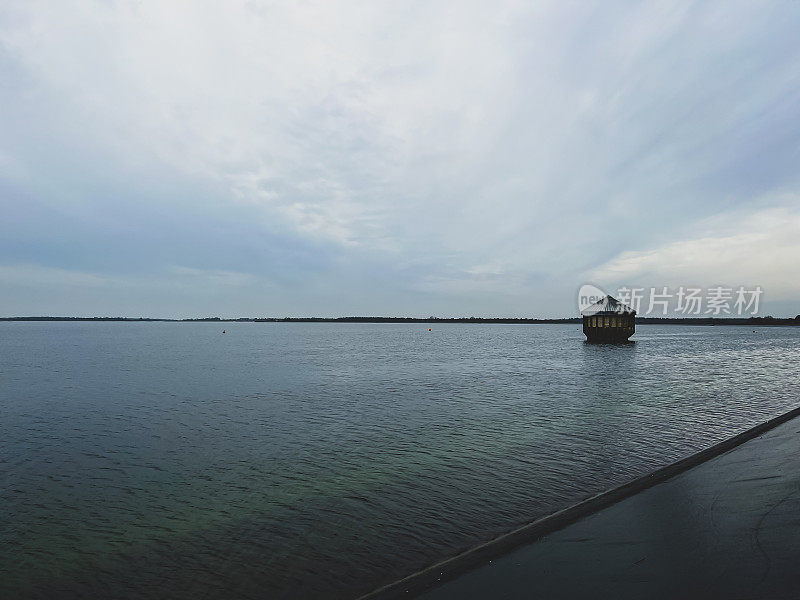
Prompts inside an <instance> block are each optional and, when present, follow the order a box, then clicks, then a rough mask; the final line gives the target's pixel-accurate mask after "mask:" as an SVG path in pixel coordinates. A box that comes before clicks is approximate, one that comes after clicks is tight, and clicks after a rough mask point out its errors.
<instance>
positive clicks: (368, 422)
mask: <svg viewBox="0 0 800 600" xmlns="http://www.w3.org/2000/svg"><path fill="white" fill-rule="evenodd" d="M429 327H431V328H432V331H430V332H429V331H428V328H429ZM578 328H579V326H578V325H475V324H433V325H427V324H353V323H147V322H141V323H136V322H133V323H103V322H73V323H69V322H29V323H23V322H3V323H0V410H1V411H2V412H1V413H0V482H1V483H2V485H0V596H2V597H9V598H10V597H14V598H52V597H59V598H70V597H75V598H77V597H90V596H94V597H114V598H143V599H144V598H164V597H171V598H223V597H224V598H232V597H238V598H299V597H302V598H352V597H355V596H357V595H359V594H361V593H365V592H367V591H369V590H371V589H373V588H375V587H377V586H379V585H381V584H384V583H387V582H389V581H392V580H394V579H396V578H398V577H401V576H404V575H406V574H408V573H410V572H412V571H414V570H417V569H419V568H421V567H424V566H426V565H428V564H431V563H432V562H435V561H438V560H441V559H443V558H446V557H448V556H451V555H453V554H456V553H458V552H459V551H462V550H464V549H466V548H469V547H471V546H474V545H476V544H478V543H480V542H483V541H486V540H488V539H491V538H493V537H495V536H497V535H498V534H501V533H503V532H506V531H508V530H510V529H512V528H514V527H516V526H518V525H520V524H522V523H525V522H527V521H530V520H532V519H534V518H536V517H539V516H542V515H545V514H547V513H550V512H552V511H554V510H557V509H559V508H562V507H565V506H567V505H569V504H572V503H574V502H577V501H579V500H581V499H583V498H585V497H587V496H589V495H592V494H594V493H596V492H599V491H602V490H604V489H607V488H609V487H612V486H616V485H619V484H621V483H624V482H626V481H629V480H631V479H633V478H635V477H637V476H640V475H643V474H646V473H647V472H649V471H652V470H653V469H655V468H657V467H659V466H663V465H665V464H668V463H670V462H673V461H675V460H677V459H679V458H682V457H685V456H687V455H689V454H691V453H693V452H695V451H697V450H700V449H702V448H706V447H708V446H710V445H712V444H714V443H716V442H719V441H721V440H723V439H725V438H727V437H730V436H731V435H733V434H735V433H738V432H740V431H743V430H745V429H747V428H749V427H751V426H753V425H755V424H757V423H760V422H762V421H764V420H766V419H769V418H771V417H774V416H776V415H778V414H781V413H783V412H785V411H787V410H789V409H790V408H794V407H795V406H797V404H798V397H800V394H798V392H800V378H799V377H798V364H800V328H790V327H775V328H769V327H761V328H756V329H755V330H754V329H753V328H752V327H684V326H647V325H644V326H637V333H636V335H635V336H634V337H633V339H634V340H635V341H636V342H635V343H634V344H628V345H623V346H595V345H589V344H586V343H585V342H584V341H583V340H584V337H583V334H582V333H581V331H579V330H578ZM223 329H224V330H226V333H225V334H223V333H222V330H223Z"/></svg>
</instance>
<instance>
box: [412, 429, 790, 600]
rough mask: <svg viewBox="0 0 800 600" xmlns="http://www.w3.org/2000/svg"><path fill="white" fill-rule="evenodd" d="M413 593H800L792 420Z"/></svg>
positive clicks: (438, 596) (430, 599)
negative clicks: (453, 576) (542, 535)
mask: <svg viewBox="0 0 800 600" xmlns="http://www.w3.org/2000/svg"><path fill="white" fill-rule="evenodd" d="M419 597H420V598H425V599H426V600H443V599H445V598H447V599H450V598H459V599H462V598H463V599H471V598H513V599H517V598H546V599H553V598H670V599H672V598H675V599H682V598H759V599H763V598H786V599H789V598H792V599H797V598H800V417H799V418H794V419H792V420H791V421H788V422H786V423H784V424H783V425H780V426H778V427H776V428H775V429H773V430H771V431H769V432H767V433H765V434H763V435H762V436H760V437H757V438H755V439H752V440H750V441H748V442H746V443H744V444H742V445H741V446H738V447H736V448H734V449H733V450H731V451H729V452H727V453H725V454H722V455H721V456H717V457H716V458H713V459H711V460H709V461H708V462H705V463H703V464H701V465H699V466H697V467H694V468H692V469H690V470H688V471H685V472H683V473H681V474H679V475H677V476H675V477H673V478H671V479H669V480H667V481H665V482H663V483H661V484H658V485H656V486H654V487H652V488H649V489H647V490H645V491H643V492H640V493H638V494H636V495H634V496H632V497H630V498H627V499H625V500H622V501H621V502H619V503H617V504H614V505H613V506H610V507H608V508H605V509H603V510H601V511H599V512H597V513H595V514H593V515H590V516H588V517H585V518H583V519H581V520H580V521H577V522H575V523H573V524H571V525H568V526H567V527H565V528H564V529H561V530H559V531H556V532H553V533H550V534H549V535H547V536H545V537H543V538H541V539H539V540H537V541H535V542H533V543H530V544H528V545H526V546H523V547H521V548H519V549H517V550H515V551H513V552H512V553H510V554H507V555H505V556H500V557H498V558H495V559H493V560H491V562H487V563H486V564H484V565H483V566H481V567H478V568H476V569H474V570H472V571H470V572H468V573H466V574H463V575H461V576H460V577H457V578H456V579H453V580H451V581H448V582H445V583H443V584H441V585H440V586H438V587H435V588H433V589H431V590H429V591H428V592H426V593H424V594H422V595H421V596H419Z"/></svg>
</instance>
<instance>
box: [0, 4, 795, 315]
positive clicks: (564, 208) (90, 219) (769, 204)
mask: <svg viewBox="0 0 800 600" xmlns="http://www.w3.org/2000/svg"><path fill="white" fill-rule="evenodd" d="M798 31H800V2H780V1H770V2H764V3H759V2H754V1H748V2H731V1H730V0H726V1H724V2H716V3H715V2H706V1H704V2H697V3H694V2H666V1H664V2H651V3H640V2H636V3H633V2H631V3H625V2H623V3H612V2H606V1H604V2H599V3H589V2H564V1H563V0H558V1H554V2H535V3H533V2H530V3H529V2H505V1H502V0H493V1H492V2H486V1H481V2H468V1H459V2H453V1H452V0H448V1H444V2H436V1H424V2H411V1H409V2H375V1H374V0H370V1H364V2H335V1H331V0H326V1H324V2H319V3H314V4H312V3H305V2H275V3H271V2H258V1H247V2H234V1H232V0H225V1H224V2H223V1H219V2H211V1H201V2H196V1H192V2H189V1H187V2H179V1H169V2H156V1H153V2H146V1H138V2H134V1H123V0H119V1H104V2H89V1H67V0H59V1H58V2H52V1H49V0H48V1H45V2H36V1H31V0H20V1H19V2H16V1H10V2H3V3H2V5H0V209H2V219H0V315H40V314H49V315H125V316H142V315H144V316H163V317H183V316H206V315H219V316H285V315H317V316H339V315H409V316H428V315H440V316H462V315H466V316H470V315H485V316H543V317H548V316H562V315H569V316H572V315H574V314H575V313H576V310H577V306H576V300H575V295H576V292H577V290H578V288H579V287H580V286H581V284H583V283H587V282H590V283H594V284H596V285H599V286H601V287H603V288H604V289H607V290H613V289H616V288H617V287H619V286H620V285H629V286H633V285H641V286H659V287H660V286H680V285H686V286H689V285H695V286H702V287H709V286H716V285H728V286H739V285H744V286H750V287H753V286H756V285H760V286H761V287H762V288H763V290H764V294H763V296H762V301H763V302H764V308H765V311H762V314H767V313H771V314H774V315H776V316H779V315H781V316H783V315H791V316H794V315H795V314H797V313H800V35H798Z"/></svg>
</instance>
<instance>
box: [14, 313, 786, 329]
mask: <svg viewBox="0 0 800 600" xmlns="http://www.w3.org/2000/svg"><path fill="white" fill-rule="evenodd" d="M798 317H800V315H798ZM798 317H786V318H775V317H749V318H733V317H731V318H715V317H697V318H669V317H637V318H636V320H635V323H636V325H692V326H709V327H710V326H717V325H723V326H734V325H739V326H752V327H798V326H800V318H798ZM95 321H96V322H101V323H109V322H114V323H375V324H379V323H420V324H425V323H435V324H448V323H465V324H471V325H485V324H489V325H491V324H494V325H580V324H581V323H582V322H583V321H582V319H581V318H580V317H569V318H561V319H533V318H499V317H498V318H492V317H487V318H484V317H454V318H439V317H429V318H417V317H282V318H278V317H263V318H261V317H252V318H251V317H241V318H230V319H223V318H221V317H207V318H198V319H162V318H155V317H0V322H23V323H29V322H58V323H76V322H78V323H85V322H95Z"/></svg>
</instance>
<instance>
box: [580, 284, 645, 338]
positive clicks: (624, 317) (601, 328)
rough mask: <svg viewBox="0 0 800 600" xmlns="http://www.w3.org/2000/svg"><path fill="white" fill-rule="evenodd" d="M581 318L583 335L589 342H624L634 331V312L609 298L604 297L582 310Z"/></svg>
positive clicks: (625, 305) (614, 299)
mask: <svg viewBox="0 0 800 600" xmlns="http://www.w3.org/2000/svg"><path fill="white" fill-rule="evenodd" d="M581 316H582V317H583V333H584V334H585V335H586V339H587V341H589V342H598V343H606V344H608V343H611V344H613V343H620V342H626V341H628V338H629V337H631V336H632V335H633V333H634V330H635V323H634V319H635V318H636V311H635V310H633V309H632V308H631V307H630V306H628V305H627V304H623V303H622V302H620V301H619V300H617V299H616V298H612V297H611V296H606V297H605V298H603V299H601V300H598V301H597V302H595V303H594V304H592V305H591V306H589V307H588V308H586V309H584V310H583V311H581Z"/></svg>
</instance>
